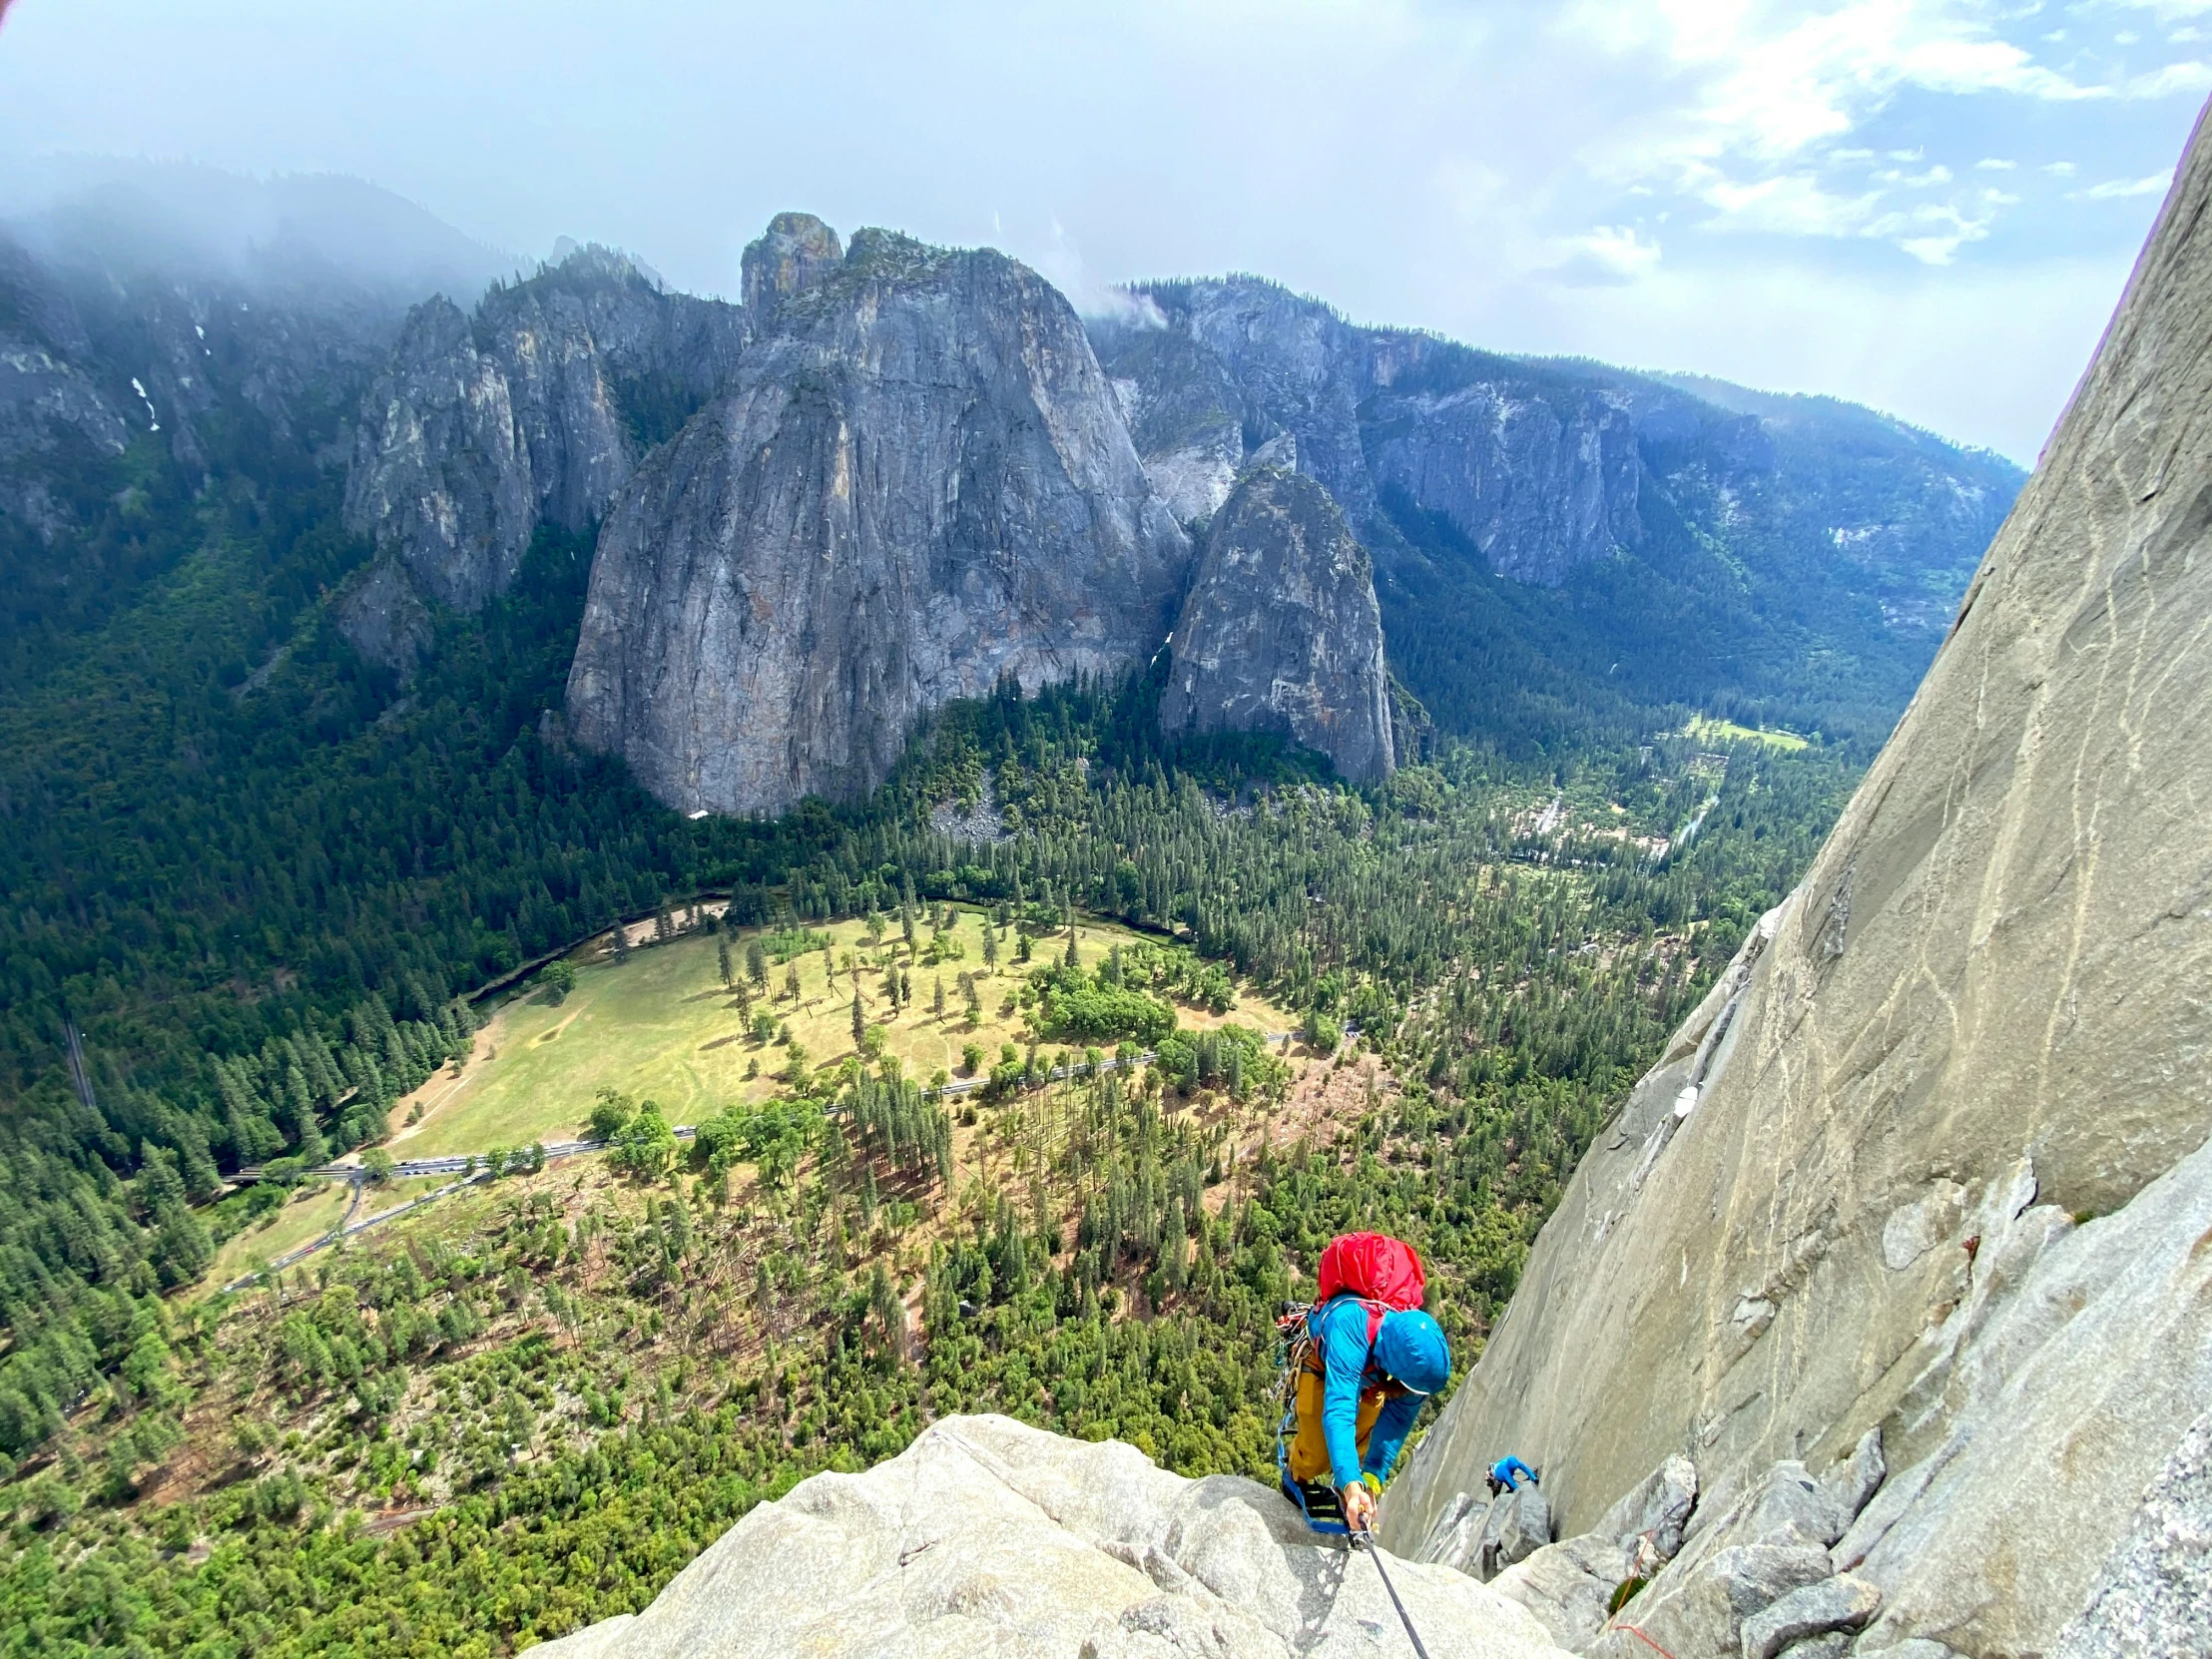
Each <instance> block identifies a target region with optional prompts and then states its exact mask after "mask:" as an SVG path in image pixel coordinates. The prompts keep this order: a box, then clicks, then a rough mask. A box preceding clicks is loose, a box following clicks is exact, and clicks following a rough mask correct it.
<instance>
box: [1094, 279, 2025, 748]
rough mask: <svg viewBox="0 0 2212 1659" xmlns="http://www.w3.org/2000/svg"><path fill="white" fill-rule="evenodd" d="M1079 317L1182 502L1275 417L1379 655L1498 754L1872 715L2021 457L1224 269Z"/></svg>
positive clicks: (1975, 549)
mask: <svg viewBox="0 0 2212 1659" xmlns="http://www.w3.org/2000/svg"><path fill="white" fill-rule="evenodd" d="M1131 297H1132V299H1133V300H1134V301H1135V315H1134V318H1132V316H1131V315H1129V314H1126V313H1117V315H1116V316H1114V317H1112V318H1105V319H1094V320H1093V322H1092V324H1091V330H1092V337H1093V339H1094V341H1095V342H1096V344H1097V347H1098V352H1099V357H1100V361H1101V363H1102V364H1103V365H1104V366H1105V368H1106V371H1107V373H1108V374H1109V375H1112V376H1113V377H1114V378H1115V383H1116V386H1117V387H1118V388H1119V390H1120V392H1121V397H1122V401H1123V404H1124V407H1125V408H1126V409H1127V410H1128V411H1129V416H1130V421H1131V429H1132V432H1133V434H1134V435H1135V437H1136V440H1137V444H1138V448H1139V452H1140V453H1141V454H1142V455H1143V456H1144V459H1145V465H1146V467H1147V469H1148V470H1149V471H1150V472H1151V473H1152V474H1153V477H1154V481H1155V483H1156V484H1157V486H1158V487H1159V488H1160V490H1161V491H1162V493H1163V495H1164V496H1166V497H1167V498H1169V499H1170V500H1171V501H1172V502H1173V503H1174V504H1175V507H1176V510H1177V511H1178V513H1180V514H1182V515H1183V516H1184V517H1185V518H1186V519H1190V520H1199V519H1203V518H1204V517H1205V516H1206V515H1207V514H1209V513H1211V512H1213V511H1214V510H1216V509H1217V508H1218V507H1219V506H1220V505H1221V503H1222V502H1223V501H1224V500H1225V499H1227V496H1228V492H1229V489H1230V487H1231V485H1232V483H1233V481H1234V479H1235V477H1236V475H1237V473H1238V472H1239V470H1240V469H1241V468H1242V467H1243V465H1244V464H1245V461H1246V459H1247V457H1248V456H1250V455H1252V454H1253V453H1255V452H1256V451H1257V450H1258V449H1259V448H1260V447H1261V446H1263V445H1264V444H1266V443H1268V442H1270V441H1272V440H1273V439H1274V438H1275V437H1276V436H1277V435H1278V434H1283V433H1288V434H1290V435H1291V436H1292V437H1293V438H1294V439H1295V442H1296V445H1297V456H1298V462H1297V464H1298V468H1299V470H1300V471H1301V472H1303V473H1306V474H1307V475H1309V476H1311V477H1313V478H1316V479H1318V480H1319V481H1320V482H1321V483H1322V484H1323V485H1325V486H1326V487H1327V488H1328V490H1329V492H1330V494H1331V495H1332V496H1333V497H1334V498H1335V499H1336V500H1337V502H1338V503H1339V504H1340V505H1341V506H1342V507H1343V509H1344V511H1345V513H1346V515H1347V517H1348V518H1349V519H1350V521H1351V523H1352V526H1353V528H1354V530H1355V531H1356V533H1357V534H1358V535H1359V536H1360V537H1361V539H1362V540H1363V541H1364V542H1365V543H1366V544H1367V545H1368V547H1369V549H1370V551H1371V552H1372V553H1373V554H1374V556H1375V559H1376V564H1377V574H1378V587H1379V591H1380V595H1381V599H1382V603H1383V623H1384V628H1385V631H1386V632H1387V634H1388V636H1389V639H1390V647H1391V655H1392V660H1393V664H1394V665H1395V667H1396V669H1397V671H1398V673H1399V674H1400V676H1401V677H1402V678H1404V679H1405V680H1406V682H1407V683H1408V684H1409V685H1410V686H1411V688H1412V689H1413V690H1414V691H1415V692H1416V693H1418V694H1419V695H1420V696H1421V697H1422V698H1423V700H1424V701H1426V702H1427V703H1428V704H1429V706H1430V707H1431V708H1432V709H1435V710H1437V711H1438V713H1439V714H1440V715H1441V716H1442V717H1443V718H1445V719H1446V721H1447V723H1448V724H1449V725H1451V726H1453V727H1455V728H1456V729H1458V730H1461V731H1471V732H1479V733H1481V734H1482V735H1483V736H1484V737H1485V738H1487V739H1489V740H1490V741H1493V742H1497V743H1500V744H1501V745H1505V746H1508V747H1526V746H1528V745H1530V744H1540V743H1545V742H1554V741H1557V739H1558V738H1559V736H1561V735H1562V734H1564V733H1566V732H1570V731H1586V730H1587V729H1589V728H1590V726H1592V725H1593V724H1602V723H1604V722H1607V721H1609V720H1611V719H1613V718H1615V715H1616V712H1617V711H1618V710H1619V708H1620V707H1621V705H1622V703H1623V701H1624V700H1625V701H1637V700H1641V701H1645V702H1650V701H1659V702H1666V701H1676V700H1680V701H1689V702H1693V703H1699V704H1702V705H1704V706H1707V707H1712V708H1723V709H1726V708H1731V707H1733V708H1738V709H1741V710H1743V711H1744V712H1746V713H1747V714H1748V715H1750V716H1751V717H1752V718H1753V719H1754V720H1761V719H1773V720H1777V721H1785V722H1790V723H1796V724H1801V725H1811V726H1826V727H1828V728H1829V729H1831V730H1839V731H1851V732H1858V733H1860V734H1861V735H1863V736H1866V737H1873V736H1878V735H1880V733H1881V732H1882V731H1884V730H1886V729H1887V724H1888V720H1889V710H1891V709H1893V708H1894V707H1895V706H1896V705H1897V704H1898V703H1902V701H1903V700H1904V698H1905V696H1906V695H1907V694H1908V693H1909V691H1910V689H1911V687H1912V684H1913V683H1914V681H1915V680H1916V679H1917V678H1918V676H1919V674H1920V673H1921V671H1922V669H1923V668H1924V667H1925V665H1926V661H1927V656H1928V653H1929V652H1930V651H1931V650H1932V649H1933V647H1934V645H1935V642H1936V637H1937V636H1938V634H1939V631H1940V630H1941V628H1942V627H1943V626H1944V625H1945V624H1946V623H1947V622H1948V621H1949V618H1950V614H1951V611H1952V609H1953V608H1954V606H1955V602H1956V595H1957V594H1958V593H1959V592H1961V591H1962V590H1963V588H1964V585H1965V581H1966V578H1967V576H1968V574H1969V573H1970V572H1971V571H1972V569H1973V566H1974V563H1975V561H1976V560H1977V559H1978V558H1979V557H1980V555H1981V552H1982V549H1983V548H1984V547H1985V546H1986V545H1987V542H1988V539H1989V536H1990V535H1991V534H1992V533H1993V532H1994V530H1995V528H1996V526H1997V525H1998V524H1999V523H2000V522H2001V521H2002V520H2003V517H2004V514H2005V512H2006V510H2007V509H2008V508H2009V506H2010V505H2011V501H2012V497H2013V495H2014V494H2015V493H2016V492H2017V490H2018V488H2019V483H2020V478H2021V474H2020V473H2019V471H2018V469H2017V468H2015V467H2013V466H2012V465H2011V464H2010V463H2009V462H2006V461H2004V460H2002V459H2000V458H1998V457H1996V456H1993V455H1987V454H1980V453H1976V452H1971V451H1965V450H1960V449H1958V448H1956V447H1954V446H1952V445H1949V444H1945V443H1942V442H1941V441H1940V440H1938V439H1935V438H1933V437H1931V436H1929V435H1928V434H1926V433H1922V432H1918V431H1915V430H1914V429H1913V428H1910V427H1908V426H1905V425H1904V424H1902V423H1901V422H1898V421H1895V420H1892V419H1889V418H1888V417H1885V416H1881V415H1878V414H1875V413H1874V412H1873V411H1871V410H1865V409H1859V408H1855V407H1853V406H1851V405H1845V404H1838V403H1835V402H1834V401H1833V400H1824V399H1812V398H1783V397H1773V396H1765V395H1763V394H1758V393H1745V392H1742V391H1741V390H1740V389H1739V388H1735V387H1726V386H1723V385H1721V384H1720V383H1719V382H1690V381H1681V382H1677V383H1669V382H1667V381H1663V380H1661V379H1658V378H1654V377H1650V376H1644V375H1637V374H1632V373H1628V372H1625V371H1623V370H1619V369H1612V368H1606V367H1604V366H1602V365H1599V364H1594V363H1584V362H1569V361H1542V360H1535V359H1526V358H1510V357H1502V356H1498V355H1495V354H1492V353H1488V352H1482V351H1477V350H1473V349H1470V348H1469V347H1466V346H1463V345H1459V344H1457V343H1455V342H1453V341H1450V340H1445V339H1440V338H1438V337H1436V336H1434V335H1430V334H1423V333H1417V332H1411V331H1407V330H1402V329H1383V328H1369V327H1360V326H1356V325H1354V324H1352V323H1349V322H1346V321H1345V320H1344V319H1343V318H1342V317H1340V316H1339V315H1337V313H1335V312H1334V311H1332V310H1331V309H1329V308H1328V307H1327V306H1326V305H1324V304H1322V303H1321V302H1319V301H1317V300H1313V299H1307V298H1303V297H1300V296H1298V295H1295V294H1293V293H1291V292H1290V291H1288V290H1287V289H1284V288H1282V287H1279V286H1277V285H1276V284H1274V283H1271V282H1266V281H1263V280H1260V279H1258V278H1254V277H1233V278H1229V279H1227V280H1203V281H1178V282H1154V283H1147V284H1142V285H1140V286H1139V287H1137V288H1135V289H1132V290H1131Z"/></svg>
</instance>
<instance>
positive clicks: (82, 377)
mask: <svg viewBox="0 0 2212 1659" xmlns="http://www.w3.org/2000/svg"><path fill="white" fill-rule="evenodd" d="M109 229H110V230H111V231H112V232H113V235H114V237H115V238H117V239H120V238H121V237H122V235H123V232H122V229H120V228H117V227H113V226H111V227H109ZM40 230H44V231H46V232H47V233H48V235H47V236H46V237H45V240H43V241H42V240H41V239H40V238H39V236H38V235H36V234H35V233H36V232H38V231H40ZM401 315H402V307H401V306H400V305H398V304H396V303H392V302H389V301H388V300H387V299H386V297H385V296H384V295H383V294H381V293H380V292H379V291H376V290H370V289H364V288H361V287H358V286H347V285H344V284H332V285H329V286H325V287H321V288H309V289H306V290H304V291H301V290H294V289H290V288H283V287H278V288H277V289H275V290H272V289H271V288H270V287H268V286H266V285H264V284H262V283H260V282H258V281H256V280H255V279H253V273H251V272H249V273H248V274H247V275H245V276H240V275H236V274H231V273H227V272H225V271H222V270H217V271H213V272H199V271H192V272H179V271H162V270H158V269H149V265H148V262H147V259H146V258H145V257H144V256H143V254H141V255H140V256H139V257H131V254H130V247H129V245H127V244H123V243H120V242H113V241H109V240H100V239H93V240H89V241H88V240H73V239H59V240H57V239H56V237H55V236H54V235H53V234H52V228H51V227H26V226H21V225H7V226H0V682H6V681H13V680H16V679H18V678H20V677H21V676H22V675H23V674H25V673H27V672H30V671H32V670H33V669H34V668H35V667H36V665H38V664H39V663H41V662H50V661H51V660H53V658H54V656H55V654H56V653H58V652H60V653H66V652H67V650H68V649H69V648H70V645H71V643H72V642H74V641H77V640H80V639H82V638H83V637H84V636H85V635H86V634H87V632H88V631H90V630H96V629H97V628H99V627H100V626H102V625H103V623H104V622H106V620H107V619H109V618H111V617H113V616H115V615H116V614H118V613H119V612H121V611H123V610H124V609H126V608H128V606H129V605H130V604H131V603H132V602H133V601H134V600H135V599H136V598H137V597H139V595H140V594H141V593H142V592H143V591H144V588H145V584H147V583H148V582H150V581H152V580H155V579H158V578H159V577H161V576H162V575H163V574H165V573H167V572H169V571H171V570H174V569H175V568H176V567H177V564H178V563H179V561H180V560H182V559H183V558H184V557H185V556H186V547H187V544H188V540H189V532H187V531H185V529H184V521H185V520H186V519H187V518H188V517H189V514H190V512H191V510H192V503H193V502H194V501H195V500H199V499H204V498H205V497H206V496H207V495H208V492H209V491H210V489H211V486H215V485H218V484H222V483H226V482H228V481H229V480H230V479H233V478H237V477H241V476H250V477H252V478H254V479H255V480H256V483H255V488H256V489H257V490H258V491H260V492H261V494H262V496H263V498H264V499H265V500H267V501H269V502H270V503H271V504H272V505H273V506H274V507H276V509H277V510H278V511H279V512H285V513H289V512H292V511H294V510H295V509H296V507H297V504H298V503H299V502H300V501H302V500H303V499H305V498H306V497H307V496H309V495H311V494H312V492H313V491H314V489H315V488H316V487H317V485H318V484H319V483H320V482H321V480H322V479H323V478H325V477H327V476H330V469H331V468H332V467H333V466H334V465H336V464H338V463H339V460H340V456H341V454H342V448H341V445H342V442H343V439H344V437H345V422H346V420H347V418H348V417H349V416H350V414H351V413H352V409H353V405H354V403H355V401H356V400H357V399H358V397H359V396H360V393H361V390H362V388H363V387H364V386H365V385H366V383H367V381H368V379H369V378H370V376H371V375H372V374H373V373H374V372H375V370H376V368H377V366H378V365H379V364H380V363H381V362H382V361H383V360H384V358H385V354H386V353H387V351H388V350H389V349H390V346H391V343H392V339H393V336H394V333H395V332H396V330H397V328H398V326H399V323H400V320H401Z"/></svg>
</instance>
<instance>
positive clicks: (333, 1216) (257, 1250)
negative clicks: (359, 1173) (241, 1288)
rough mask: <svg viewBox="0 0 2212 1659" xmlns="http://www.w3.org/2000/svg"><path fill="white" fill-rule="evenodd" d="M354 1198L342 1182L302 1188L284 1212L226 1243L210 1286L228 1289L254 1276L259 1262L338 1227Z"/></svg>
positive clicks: (208, 1281) (210, 1276) (274, 1213)
mask: <svg viewBox="0 0 2212 1659" xmlns="http://www.w3.org/2000/svg"><path fill="white" fill-rule="evenodd" d="M350 1196H351V1193H350V1189H348V1188H347V1186H346V1185H345V1183H344V1182H342V1181H310V1182H306V1183H304V1184H302V1185H301V1186H300V1188H299V1189H298V1191H297V1192H296V1193H295V1194H293V1196H292V1199H291V1201H290V1202H289V1203H288V1204H286V1205H285V1206H284V1207H283V1208H282V1209H281V1210H275V1211H272V1212H271V1213H270V1214H269V1215H268V1216H267V1217H265V1218H264V1219H263V1220H262V1221H261V1222H259V1223H258V1224H256V1225H254V1226H252V1227H249V1228H247V1229H246V1231H245V1232H243V1233H240V1234H238V1235H237V1236H236V1237H234V1238H231V1239H229V1240H227V1241H225V1243H224V1245H223V1248H222V1249H221V1250H219V1251H217V1252H216V1256H215V1265H214V1266H213V1267H212V1268H210V1269H209V1270H208V1275H207V1279H206V1284H207V1285H208V1286H209V1287H211V1288H213V1287H215V1286H219V1285H227V1284H229V1283H230V1282H231V1281H232V1280H234V1279H236V1278H238V1277H239V1276H240V1275H241V1274H244V1273H251V1272H252V1271H253V1269H254V1266H255V1264H256V1263H258V1262H262V1261H265V1260H268V1259H270V1258H273V1257H277V1256H281V1255H283V1253H284V1252H285V1251H287V1250H294V1249H297V1248H298V1247H299V1246H300V1245H303V1244H305V1243H306V1242H307V1241H308V1240H310V1239H316V1238H320V1237H321V1236H322V1235H323V1234H325V1233H327V1232H329V1231H330V1229H331V1228H333V1227H335V1226H337V1224H338V1220H339V1218H340V1217H342V1216H343V1215H344V1214H345V1206H346V1202H347V1200H348V1198H349V1197H350Z"/></svg>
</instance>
